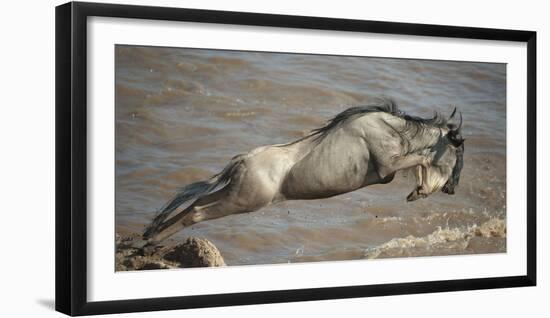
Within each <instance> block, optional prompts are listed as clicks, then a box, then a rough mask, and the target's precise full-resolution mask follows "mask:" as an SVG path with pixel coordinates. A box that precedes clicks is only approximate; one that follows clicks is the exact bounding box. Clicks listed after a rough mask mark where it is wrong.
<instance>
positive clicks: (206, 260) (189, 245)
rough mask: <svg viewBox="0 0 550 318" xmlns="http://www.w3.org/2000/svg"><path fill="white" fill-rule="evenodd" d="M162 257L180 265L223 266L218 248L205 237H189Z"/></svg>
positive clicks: (223, 262)
mask: <svg viewBox="0 0 550 318" xmlns="http://www.w3.org/2000/svg"><path fill="white" fill-rule="evenodd" d="M164 259H166V260H168V261H172V262H178V263H180V267H217V266H225V261H224V260H223V257H222V255H221V254H220V251H219V250H218V248H217V247H216V246H215V245H214V244H212V243H211V242H210V241H208V240H206V239H200V238H195V237H190V238H188V239H187V241H185V243H181V244H178V245H176V246H175V247H174V248H173V249H172V250H171V251H170V252H168V253H166V254H165V255H164Z"/></svg>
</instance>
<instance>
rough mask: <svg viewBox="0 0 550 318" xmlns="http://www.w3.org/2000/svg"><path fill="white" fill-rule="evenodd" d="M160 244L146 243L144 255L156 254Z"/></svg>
mask: <svg viewBox="0 0 550 318" xmlns="http://www.w3.org/2000/svg"><path fill="white" fill-rule="evenodd" d="M157 248H158V246H155V245H145V246H144V247H143V249H142V251H143V255H144V256H151V255H153V254H155V252H156V251H157Z"/></svg>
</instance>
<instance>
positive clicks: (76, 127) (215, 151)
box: [56, 2, 536, 315]
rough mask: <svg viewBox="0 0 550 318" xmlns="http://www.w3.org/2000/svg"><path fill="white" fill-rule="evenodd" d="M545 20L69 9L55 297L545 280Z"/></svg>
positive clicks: (276, 297)
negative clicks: (540, 23)
mask: <svg viewBox="0 0 550 318" xmlns="http://www.w3.org/2000/svg"><path fill="white" fill-rule="evenodd" d="M535 81H536V33H535V32H532V31H517V30H497V29H483V28H471V27H458V26H441V25H425V24H408V23H394V22H380V21H359V20H347V19H333V18H321V17H304V16H285V15H270V14H258V13H241V12H222V11H209V10H197V9H181V8H166V7H145V6H128V5H113V4H96V3H79V2H71V3H67V4H64V5H61V6H59V7H57V8H56V309H57V310H58V311H61V312H63V313H66V314H69V315H89V314H103V313H119V312H135V311H153V310H165V309H183V308H197V307H213V306H229V305H244V304H257V303H274V302H288V301H303V300H320V299H334V298H350V297H367V296H380V295H397V294H411V293H428V292H442V291H456V290H471V289H487V288H503V287H518V286H534V285H535V284H536V253H535V251H536V241H535V238H536V198H535V195H536V194H535V193H536V191H535V186H536V179H535V178H536V171H535V169H536V165H535V157H536V155H535V154H536V149H535V145H536V134H535V132H536V127H535V121H536V120H535V119H536V90H535V88H536V83H535Z"/></svg>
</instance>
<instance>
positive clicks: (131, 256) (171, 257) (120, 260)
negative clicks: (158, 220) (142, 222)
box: [115, 236, 225, 271]
mask: <svg viewBox="0 0 550 318" xmlns="http://www.w3.org/2000/svg"><path fill="white" fill-rule="evenodd" d="M134 241H135V242H134ZM139 241H140V239H139V238H137V239H136V238H134V237H122V238H120V236H117V250H116V254H115V270H116V271H132V270H150V269H172V268H185V267H211V266H225V262H224V260H223V257H222V256H221V253H220V251H219V250H218V249H217V248H216V246H215V245H214V244H212V243H211V242H210V241H208V240H206V239H199V238H195V237H190V238H188V239H187V240H186V241H185V242H184V243H180V244H177V245H175V246H171V247H164V246H155V247H154V249H152V250H150V251H144V249H143V248H139V247H137V246H139V245H140V244H133V243H139Z"/></svg>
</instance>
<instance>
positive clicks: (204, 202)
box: [149, 188, 257, 244]
mask: <svg viewBox="0 0 550 318" xmlns="http://www.w3.org/2000/svg"><path fill="white" fill-rule="evenodd" d="M235 201H236V200H235V198H234V197H233V196H232V195H231V193H230V190H229V189H228V188H223V189H221V190H218V191H216V192H214V193H211V194H208V195H206V196H204V197H202V198H200V199H198V200H197V201H195V202H194V203H193V204H191V205H190V206H189V207H187V208H186V209H185V210H183V211H181V212H179V213H178V214H176V215H175V216H173V217H171V218H170V219H168V220H166V221H165V222H164V224H162V225H161V227H160V230H159V232H158V233H157V234H155V235H154V236H153V237H151V238H150V239H149V244H156V243H158V242H160V241H163V240H165V239H166V238H168V237H170V236H172V235H173V234H175V233H177V232H179V231H180V230H182V229H183V228H185V227H189V226H191V225H193V224H195V223H198V222H201V221H206V220H212V219H217V218H220V217H223V216H226V215H230V214H238V213H244V212H252V211H254V210H256V209H257V208H252V207H246V206H242V205H240V204H238V203H237V202H235Z"/></svg>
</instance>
